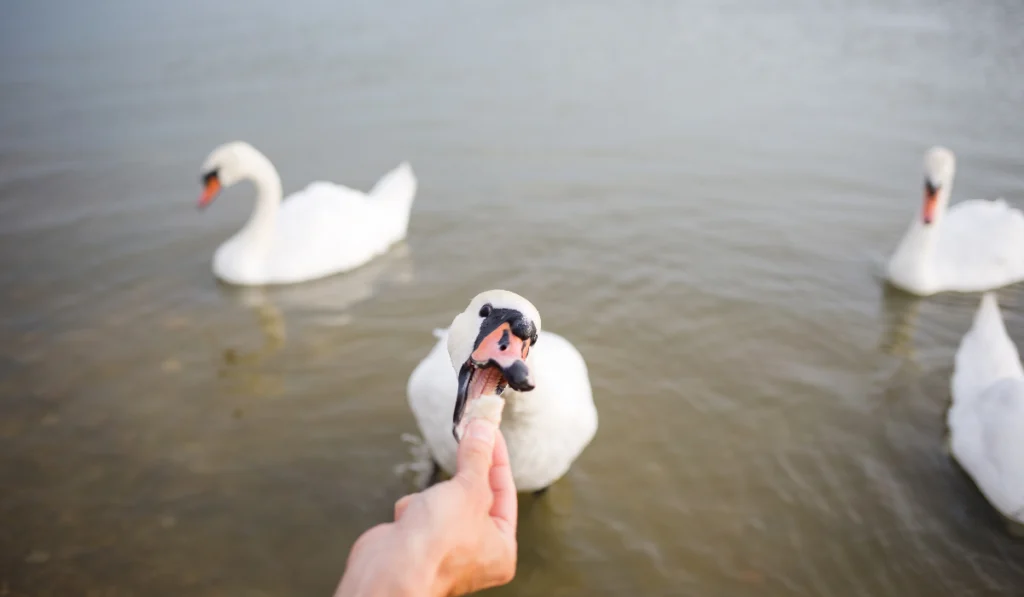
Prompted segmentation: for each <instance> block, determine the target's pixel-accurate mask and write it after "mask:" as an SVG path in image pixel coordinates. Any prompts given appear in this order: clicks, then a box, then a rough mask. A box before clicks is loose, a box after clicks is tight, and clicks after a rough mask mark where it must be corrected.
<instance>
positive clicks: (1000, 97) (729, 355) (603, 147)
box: [0, 0, 1024, 597]
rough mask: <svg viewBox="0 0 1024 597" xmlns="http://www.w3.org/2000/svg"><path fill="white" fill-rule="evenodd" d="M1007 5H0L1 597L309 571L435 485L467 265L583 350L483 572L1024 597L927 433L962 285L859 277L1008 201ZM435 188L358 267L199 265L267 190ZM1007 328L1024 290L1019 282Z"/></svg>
mask: <svg viewBox="0 0 1024 597" xmlns="http://www.w3.org/2000/svg"><path fill="white" fill-rule="evenodd" d="M1022 28H1024V5H1021V4H1020V3H1019V2H1015V1H1011V0H1002V1H1000V0H980V1H978V2H969V3H968V2H950V1H925V0H897V1H882V0H866V1H864V2H853V1H850V0H829V1H825V2H812V1H810V0H782V1H779V2H774V3H764V2H755V1H754V0H742V1H740V0H733V1H725V2H720V1H711V0H695V1H692V2H673V1H668V0H661V1H659V0H647V1H644V2H626V1H624V0H598V1H581V0H578V1H571V0H570V1H562V2H537V1H525V2H524V1H519V2H511V1H503V0H502V1H496V2H487V3H483V2H472V1H470V0H436V1H434V2H415V1H412V0H373V1H369V0H350V1H347V2H329V1H327V0H314V1H311V2H305V3H283V2H269V1H265V0H250V1H246V2H243V1H241V0H214V1H213V2H198V1H196V0H183V1H182V2H177V3H170V2H165V3H139V2H128V1H126V0H103V1H98V2H88V3H87V2H71V1H69V0H41V1H37V2H35V1H34V2H30V1H27V0H12V1H9V2H5V3H3V5H2V6H0V56H2V58H0V60H2V62H0V297H2V305H3V306H2V309H0V373H2V374H0V481H2V487H3V490H2V491H0V527H2V532H0V595H12V596H18V597H22V596H30V597H43V596H61V597H64V596H71V595H85V596H95V597H101V596H102V597H127V596H135V595H138V596H143V595H145V596H147V597H160V596H179V595H182V594H188V595H195V596H214V595H232V596H234V597H255V596H292V595H294V596H300V595H301V596H309V595H329V594H330V593H331V591H332V590H333V588H334V586H335V584H336V583H337V580H338V578H339V577H340V575H341V572H342V569H343V566H344V562H345V558H346V555H347V550H348V548H349V546H350V545H351V543H352V541H353V540H354V539H355V537H357V536H358V534H359V533H360V532H362V531H363V530H365V529H366V528H368V527H369V526H372V525H374V524H376V523H378V522H381V521H385V520H388V519H389V516H390V515H391V511H392V504H393V502H394V501H395V500H396V499H397V498H399V497H401V496H402V495H403V494H405V493H407V492H409V491H412V490H413V489H414V488H415V487H414V484H413V481H412V480H410V478H409V475H406V474H402V473H400V472H396V469H401V467H402V466H403V465H404V464H407V463H409V462H411V461H412V460H413V459H414V456H413V455H412V452H413V451H414V450H413V449H412V447H411V446H410V444H409V443H408V442H407V441H406V440H404V439H403V437H402V436H403V434H413V435H415V434H416V433H417V430H416V426H415V423H414V421H413V418H412V415H411V414H410V412H409V409H408V406H407V404H406V397H405V383H406V380H407V378H408V375H409V373H410V372H411V371H412V369H413V367H414V366H415V365H416V363H417V362H418V361H419V359H421V358H422V357H423V356H425V355H426V353H427V351H428V350H429V349H430V347H431V346H432V345H433V343H434V338H433V336H432V334H431V331H432V330H433V329H434V328H436V327H444V326H446V325H447V324H448V323H449V322H450V321H451V318H452V316H453V315H454V314H455V313H456V312H458V311H460V310H461V309H462V308H463V307H464V306H465V305H466V304H467V303H468V301H469V299H470V298H472V296H473V295H474V294H476V293H477V292H479V291H481V290H486V289H489V288H495V287H501V288H508V289H511V290H515V291H517V292H520V293H522V294H523V295H525V296H527V297H528V298H530V299H531V300H532V301H533V302H534V304H535V305H537V307H538V308H539V309H540V311H541V313H542V314H543V321H544V325H545V328H546V329H550V330H553V331H556V332H558V333H559V334H562V335H564V336H566V337H567V338H569V339H570V340H571V341H573V342H574V343H575V344H576V346H577V347H578V348H579V349H580V351H581V352H582V353H583V355H584V357H585V358H586V360H587V363H588V366H589V368H590V374H591V379H592V383H593V387H594V392H595V400H596V402H597V406H598V409H599V412H600V417H601V422H600V429H599V431H598V434H597V436H596V438H595V439H594V442H593V443H592V444H591V446H590V447H589V448H588V449H587V450H586V451H585V452H584V454H583V456H582V457H581V458H580V460H579V461H578V462H577V463H576V465H575V466H574V467H573V469H572V470H571V472H570V473H569V475H568V476H567V477H565V478H564V479H563V480H561V481H560V482H559V483H558V484H556V485H555V486H554V487H553V488H552V489H551V491H550V492H549V493H548V494H547V495H546V496H544V497H542V498H540V499H533V498H531V497H527V496H524V497H523V498H522V499H521V504H520V509H521V528H520V565H519V572H518V576H517V578H516V579H515V580H514V581H513V582H512V583H511V584H510V585H508V586H506V587H503V588H500V589H497V590H494V591H493V594H495V595H551V596H558V595H593V596H597V595H645V596H647V595H683V594H685V595H709V596H718V595H721V596H730V597H731V596H737V595H751V596H759V597H760V596H773V595H779V596H783V595H785V596H794V595H808V596H812V595H813V596H819V595H833V596H860V595H863V596H878V595H900V596H904V597H910V596H917V595H920V596H922V597H933V596H936V595H951V596H954V595H955V596H957V597H960V596H970V595H1019V594H1020V591H1021V587H1022V586H1024V543H1022V542H1021V541H1020V540H1015V539H1014V538H1012V537H1011V536H1010V535H1009V534H1007V533H1006V531H1005V529H1004V528H1003V524H1002V521H1001V520H1000V519H999V517H998V516H997V515H996V514H995V512H994V511H993V510H992V508H991V507H989V506H988V504H987V503H986V502H985V500H984V499H983V497H982V496H981V495H980V493H979V492H978V491H977V489H976V488H975V487H974V486H973V485H972V483H971V481H970V479H969V478H968V477H967V476H966V475H964V474H963V473H962V472H961V471H960V470H959V469H958V468H957V467H956V465H955V464H954V462H953V461H952V460H951V459H950V458H949V456H948V454H947V453H946V452H945V424H944V415H945V410H946V408H947V406H948V402H949V389H948V381H949V375H950V373H951V371H952V357H953V353H954V351H955V349H956V346H957V343H958V342H959V339H960V337H961V336H962V334H963V333H964V332H965V331H966V330H967V328H968V326H969V324H970V320H971V316H972V315H973V312H974V309H975V308H976V306H977V300H978V297H977V296H972V295H941V296H938V297H934V298H930V299H927V300H917V299H914V298H912V297H909V296H907V295H904V294H902V293H900V292H898V291H895V290H892V289H890V288H888V287H887V286H886V285H885V283H884V282H883V280H881V278H880V276H879V266H880V264H881V263H883V262H884V259H885V256H886V255H887V254H888V252H889V251H890V250H891V249H892V248H893V247H894V246H895V244H896V242H897V241H898V240H899V237H900V236H901V235H902V233H903V232H904V230H905V229H906V226H907V224H908V223H909V221H910V218H912V217H914V213H915V210H917V209H918V207H919V202H920V186H921V180H922V171H921V158H922V155H923V152H924V151H925V150H926V149H927V148H928V147H929V146H930V145H933V144H944V145H947V146H948V147H950V148H951V149H953V150H954V151H955V152H957V155H958V158H959V162H958V171H957V179H956V184H955V188H954V191H953V195H954V199H953V200H954V201H957V200H959V199H964V198H972V197H982V198H994V197H1000V196H1002V197H1005V198H1006V199H1007V200H1008V201H1010V202H1011V203H1013V204H1015V205H1016V206H1018V207H1024V144H1022V143H1021V140H1022V139H1024V118H1021V113H1022V112H1021V107H1022V104H1021V102H1022V99H1024V64H1022V60H1024V35H1021V30H1022ZM234 139H243V140H246V141H249V142H251V143H253V144H254V145H255V146H256V147H257V148H259V149H261V150H262V151H263V152H264V153H266V154H267V156H268V157H270V159H271V160H272V161H273V162H274V163H275V164H276V166H277V167H278V169H279V170H280V173H281V176H282V179H283V181H284V186H285V189H286V191H291V190H297V189H300V188H302V187H303V186H305V185H306V184H307V183H308V182H310V181H313V180H317V179H324V180H331V181H336V182H341V183H345V184H347V185H350V186H353V187H356V188H360V189H364V190H365V189H369V187H370V186H371V185H372V184H373V183H374V182H375V181H376V179H377V178H378V177H379V176H380V175H382V174H383V173H384V172H386V171H387V170H389V169H390V168H392V167H394V166H395V165H397V164H398V163H399V162H400V161H402V160H406V159H407V160H409V161H410V162H411V164H412V166H413V168H414V169H415V171H416V172H417V174H418V176H419V180H420V190H419V194H418V197H417V199H416V203H415V206H414V209H413V214H412V219H411V225H410V230H409V235H408V239H407V240H406V241H405V242H403V243H402V244H401V245H399V246H397V247H396V248H395V249H394V250H392V251H391V252H389V253H388V254H387V255H385V256H384V257H382V258H380V259H378V260H375V261H374V262H373V263H371V264H370V265H368V266H366V267H364V268H361V269H359V270H357V271H354V272H351V273H349V274H344V275H340V276H334V277H331V278H327V279H324V280H321V281H318V282H314V283H310V284H304V285H297V286H292V287H285V288H275V289H245V290H239V289H233V288H229V287H226V286H223V285H221V284H218V283H217V282H216V280H215V279H214V278H213V276H212V274H211V271H210V260H211V256H212V254H213V251H214V250H215V249H216V247H217V246H218V245H219V243H220V242H222V241H223V240H224V239H226V238H227V237H228V236H229V235H231V234H232V233H233V232H234V231H235V230H236V229H237V228H238V227H240V226H241V225H242V223H243V222H244V220H245V218H246V217H247V214H248V212H249V210H250V209H251V208H252V196H253V191H252V188H251V187H250V186H248V185H242V186H239V187H238V188H233V189H230V190H229V191H228V192H226V193H225V194H224V195H223V196H222V197H221V198H220V199H218V201H217V202H216V203H215V204H214V205H213V206H212V207H211V208H209V209H207V210H206V211H205V212H202V213H200V212H198V211H197V210H196V209H195V207H194V206H195V201H196V199H197V198H198V195H199V192H200V187H199V178H198V177H199V174H200V172H199V167H200V165H201V163H202V160H203V159H204V157H205V156H206V154H207V153H208V152H209V151H210V150H211V149H213V148H214V147H215V146H216V145H218V144H219V143H221V142H224V141H229V140H234ZM999 296H1000V300H1001V302H1002V305H1003V308H1004V310H1005V315H1006V317H1007V322H1008V327H1009V330H1010V333H1011V336H1013V337H1014V339H1015V340H1016V341H1017V342H1018V343H1024V289H1022V288H1021V287H1019V286H1018V287H1011V288H1008V289H1005V290H1003V291H1001V292H1000V293H999Z"/></svg>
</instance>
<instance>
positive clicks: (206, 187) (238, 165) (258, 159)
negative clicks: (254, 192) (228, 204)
mask: <svg viewBox="0 0 1024 597" xmlns="http://www.w3.org/2000/svg"><path fill="white" fill-rule="evenodd" d="M266 161H267V159H266V157H264V156H263V154H262V153H260V152H259V151H257V150H256V148H255V147H253V146H252V145H249V144H248V143H246V142H245V141H232V142H230V143H225V144H223V145H221V146H220V147H217V148H216V149H214V150H213V151H212V152H210V155H209V156H207V158H206V161H204V162H203V167H202V169H201V171H200V172H201V180H202V184H203V194H202V195H201V196H200V197H199V205H198V207H199V209H203V208H205V207H207V206H208V205H210V204H211V203H213V200H214V199H216V198H217V195H219V194H220V192H221V190H223V189H226V188H228V187H230V186H231V185H233V184H236V183H239V182H241V181H242V180H244V179H245V178H247V177H249V176H250V175H251V174H252V172H253V166H254V165H261V164H263V162H266Z"/></svg>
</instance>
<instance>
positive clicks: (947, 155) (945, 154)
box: [921, 147, 956, 226]
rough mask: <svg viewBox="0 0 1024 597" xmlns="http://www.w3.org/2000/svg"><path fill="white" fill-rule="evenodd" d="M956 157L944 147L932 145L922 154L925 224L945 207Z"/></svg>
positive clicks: (923, 215)
mask: <svg viewBox="0 0 1024 597" xmlns="http://www.w3.org/2000/svg"><path fill="white" fill-rule="evenodd" d="M955 171H956V157H954V156H953V152H952V151H950V150H948V149H946V148H945V147H932V148H931V149H929V150H928V151H927V153H925V154H924V210H923V212H922V216H921V217H922V219H923V220H924V223H925V225H926V226H927V225H929V224H931V223H932V222H934V221H935V219H936V218H937V217H938V215H939V213H940V212H941V211H942V209H943V208H945V203H946V201H947V200H948V198H949V191H950V189H951V188H952V186H953V173H954V172H955Z"/></svg>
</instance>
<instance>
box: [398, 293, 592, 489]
mask: <svg viewBox="0 0 1024 597" xmlns="http://www.w3.org/2000/svg"><path fill="white" fill-rule="evenodd" d="M434 335H435V336H436V337H437V343H436V344H435V345H434V347H433V349H432V350H431V351H430V353H429V354H427V356H426V357H425V358H424V359H423V360H422V361H421V362H420V363H419V364H418V365H417V366H416V368H415V369H414V370H413V372H412V374H411V375H410V376H409V381H408V385H407V388H406V391H407V394H408V398H409V406H410V407H411V409H412V412H413V415H414V417H415V418H416V423H417V424H418V426H419V428H420V432H421V434H422V435H423V439H424V443H425V444H426V446H427V448H428V449H429V451H430V454H431V456H432V457H433V459H434V465H435V473H436V472H437V468H438V467H439V468H440V469H443V470H444V471H445V472H447V473H448V474H453V473H454V471H455V461H456V450H457V440H456V439H455V435H456V433H457V431H456V430H457V429H458V428H460V423H461V424H463V425H464V424H465V422H466V421H465V417H464V416H463V415H465V413H466V412H467V411H468V410H469V409H470V408H472V402H474V401H476V400H479V398H480V396H481V395H484V394H488V395H489V394H499V395H500V396H501V397H502V398H504V399H505V407H504V411H503V413H502V418H501V431H502V434H503V435H504V437H505V441H506V442H507V444H508V452H509V459H510V463H511V467H512V476H513V478H514V479H515V484H516V488H517V489H518V490H519V491H520V492H541V491H543V490H546V489H547V488H548V487H549V486H550V485H551V484H552V483H554V482H555V481H557V480H558V479H560V478H561V477H562V476H564V475H565V474H566V472H568V470H569V467H570V466H571V465H572V463H573V461H575V460H576V458H577V457H578V456H579V455H580V453H582V452H583V449H584V448H586V447H587V445H588V444H589V443H590V441H591V440H592V439H593V437H594V434H595V433H596V432H597V409H596V408H595V406H594V400H593V396H592V393H591V388H590V378H589V376H588V373H587V365H586V362H585V361H584V360H583V356H582V355H581V354H580V353H579V351H578V350H576V347H574V346H573V345H572V344H571V343H570V342H569V341H568V340H566V339H565V338H563V337H562V336H559V335H557V334H555V333H553V332H542V331H541V321H540V314H539V313H538V312H537V308H536V307H534V306H533V304H532V303H530V301H528V300H526V299H525V298H523V297H521V296H519V295H518V294H515V293H513V292H509V291H506V290H490V291H487V292H483V293H480V294H479V295H477V296H476V297H475V298H473V300H472V301H471V302H470V303H469V306H468V307H466V310H465V311H463V312H462V313H460V314H459V315H457V316H456V317H455V319H454V320H453V321H452V324H451V326H450V327H449V328H448V329H447V330H435V332H434Z"/></svg>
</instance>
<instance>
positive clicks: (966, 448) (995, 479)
mask: <svg viewBox="0 0 1024 597" xmlns="http://www.w3.org/2000/svg"><path fill="white" fill-rule="evenodd" d="M951 385H952V393H953V405H952V407H950V409H949V413H948V415H947V424H948V425H949V434H950V447H951V449H952V452H953V456H954V457H955V458H956V460H957V462H959V463H960V466H961V467H963V469H964V470H965V471H967V473H968V474H969V475H970V476H971V478H972V479H974V482H975V483H976V484H977V486H978V488H979V489H980V490H981V492H982V493H983V494H984V495H985V497H986V498H988V501H989V502H990V503H991V504H992V505H993V506H995V508H996V509H997V510H999V511H1000V512H1001V513H1002V514H1003V515H1004V516H1006V517H1007V518H1009V519H1011V520H1012V521H1014V522H1017V523H1022V524H1024V369H1022V368H1021V364H1020V356H1019V355H1018V354H1017V348H1016V347H1015V346H1014V345H1013V342H1011V341H1010V337H1009V336H1008V335H1007V333H1006V327H1005V326H1004V325H1003V319H1002V316H1001V315H1000V313H999V305H998V304H997V303H996V299H995V297H994V296H993V295H992V294H991V293H986V294H985V296H984V297H982V299H981V306H980V307H979V308H978V312H977V314H976V315H975V316H974V325H973V326H972V327H971V330H970V331H969V332H967V334H966V335H965V336H964V338H963V341H962V342H961V343H960V348H959V350H957V353H956V367H955V369H954V372H953V379H952V384H951Z"/></svg>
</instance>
